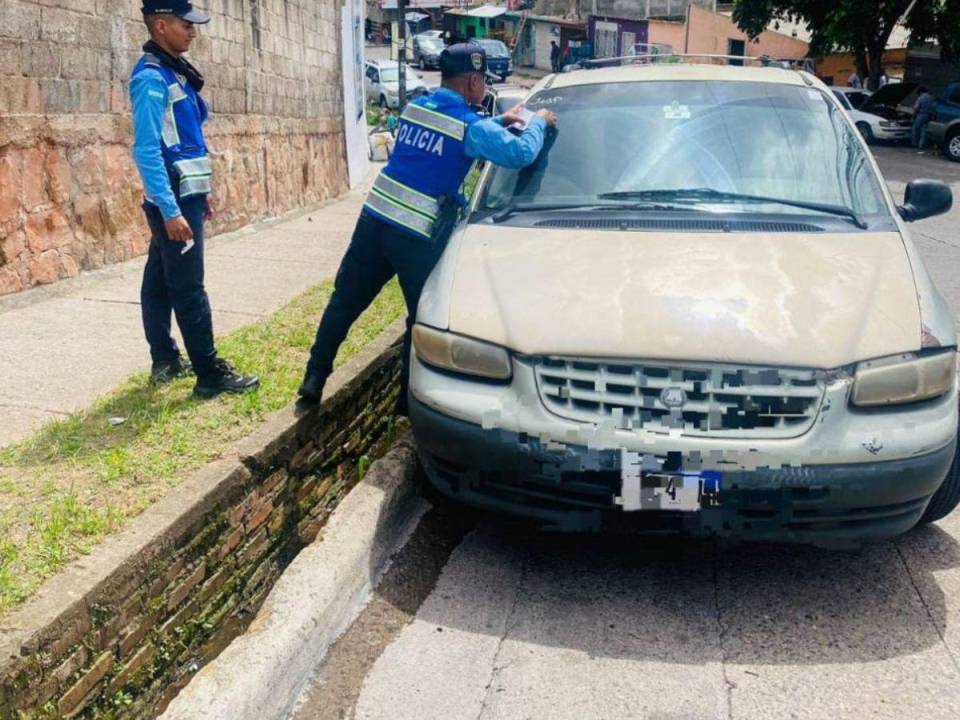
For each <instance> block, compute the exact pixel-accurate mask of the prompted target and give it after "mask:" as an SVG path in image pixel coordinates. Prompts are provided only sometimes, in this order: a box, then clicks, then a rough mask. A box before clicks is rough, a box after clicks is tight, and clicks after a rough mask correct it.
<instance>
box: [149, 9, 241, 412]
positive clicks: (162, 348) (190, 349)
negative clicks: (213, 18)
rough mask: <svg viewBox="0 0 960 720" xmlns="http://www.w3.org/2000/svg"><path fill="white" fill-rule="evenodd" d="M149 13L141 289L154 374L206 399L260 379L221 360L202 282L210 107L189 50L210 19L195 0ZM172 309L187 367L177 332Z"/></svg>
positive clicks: (207, 208) (207, 211) (153, 377)
mask: <svg viewBox="0 0 960 720" xmlns="http://www.w3.org/2000/svg"><path fill="white" fill-rule="evenodd" d="M142 12H143V19H144V22H145V23H146V26H147V29H148V30H149V32H150V41H149V42H147V44H146V45H144V46H143V51H144V55H143V57H141V58H140V61H139V62H138V63H137V64H136V66H135V67H134V69H133V74H132V75H131V77H130V102H131V105H132V107H133V159H134V161H135V162H136V165H137V169H138V170H139V171H140V177H141V179H142V180H143V190H144V195H145V200H144V203H143V211H144V213H146V216H147V223H148V225H149V226H150V232H151V239H150V250H149V254H148V255H147V264H146V266H145V267H144V269H143V283H142V285H141V287H140V306H141V310H142V314H143V329H144V333H145V334H146V336H147V343H148V344H149V345H150V356H151V358H152V360H153V366H152V370H151V373H150V377H151V380H152V381H153V382H157V383H159V382H166V381H168V380H171V379H173V378H175V377H179V376H181V375H185V374H187V373H188V372H189V371H190V370H191V369H192V371H193V372H194V373H195V374H196V376H197V383H196V386H195V387H194V389H193V392H194V394H195V395H197V396H198V397H203V398H209V397H214V396H215V395H219V394H220V393H224V392H230V393H238V392H246V391H248V390H253V389H254V388H256V387H257V386H258V385H259V384H260V381H259V380H258V379H257V378H256V377H247V376H243V375H239V374H237V373H236V372H234V370H233V368H232V367H231V366H230V364H229V363H228V362H227V361H225V360H223V359H221V358H219V357H217V350H216V348H215V347H214V344H213V321H212V319H211V316H210V301H209V300H208V299H207V291H206V290H205V289H204V286H203V222H204V220H208V219H210V218H211V217H212V211H211V209H210V204H209V201H208V198H209V195H210V177H211V174H212V170H211V166H210V158H209V157H208V155H207V145H206V142H204V139H203V123H204V121H205V120H206V119H207V105H206V103H205V102H204V101H203V98H202V97H200V90H201V89H202V88H203V75H201V74H200V72H199V71H198V70H197V69H196V68H195V67H194V66H193V65H191V64H190V63H189V62H187V60H186V59H185V58H184V57H183V53H185V52H186V51H187V49H188V48H189V47H190V44H191V43H192V42H193V39H194V38H195V37H196V35H197V33H196V29H195V28H194V25H198V24H203V23H207V22H210V18H209V17H208V16H207V15H205V14H204V13H202V12H200V11H198V10H194V9H193V6H192V5H191V4H190V3H189V2H188V1H187V0H143V8H142ZM171 312H173V313H174V314H175V315H176V317H177V325H179V326H180V332H181V333H182V334H183V343H184V345H185V346H186V349H187V355H188V356H189V357H190V363H189V364H188V363H186V362H185V361H184V360H183V359H182V358H181V356H180V350H179V348H178V347H177V343H176V341H174V339H173V337H172V336H171V335H170V314H171Z"/></svg>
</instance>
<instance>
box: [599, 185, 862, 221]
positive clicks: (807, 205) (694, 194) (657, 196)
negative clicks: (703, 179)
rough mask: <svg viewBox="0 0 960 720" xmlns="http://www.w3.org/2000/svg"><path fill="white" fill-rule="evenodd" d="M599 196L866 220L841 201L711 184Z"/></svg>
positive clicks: (616, 192)
mask: <svg viewBox="0 0 960 720" xmlns="http://www.w3.org/2000/svg"><path fill="white" fill-rule="evenodd" d="M597 197H598V198H600V199H609V200H628V199H641V200H671V201H677V200H686V199H689V200H712V201H715V202H737V201H741V202H753V203H778V204H780V205H789V206H791V207H797V208H803V209H805V210H814V211H817V212H822V213H827V214H829V215H839V216H841V217H846V218H849V219H850V220H851V221H852V222H853V224H854V225H856V226H857V227H858V228H860V229H861V230H866V229H867V223H865V222H864V221H863V220H861V219H860V216H859V215H857V213H856V211H855V210H853V209H852V208H848V207H843V206H842V205H828V204H826V203H817V202H806V201H804V200H790V199H787V198H778V197H766V196H764V195H748V194H742V193H733V192H723V191H722V190H714V189H712V188H690V189H676V190H616V191H614V192H605V193H600V194H599V195H597Z"/></svg>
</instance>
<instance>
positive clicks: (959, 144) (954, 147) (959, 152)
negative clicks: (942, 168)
mask: <svg viewBox="0 0 960 720" xmlns="http://www.w3.org/2000/svg"><path fill="white" fill-rule="evenodd" d="M947 151H948V152H949V153H950V156H951V157H955V158H960V135H954V136H953V137H952V138H950V143H949V144H948V145H947Z"/></svg>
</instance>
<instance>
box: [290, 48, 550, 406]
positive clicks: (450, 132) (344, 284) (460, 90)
mask: <svg viewBox="0 0 960 720" xmlns="http://www.w3.org/2000/svg"><path fill="white" fill-rule="evenodd" d="M440 72H441V76H442V79H443V80H442V86H441V87H440V88H439V89H437V90H436V91H435V92H433V93H429V94H426V95H422V96H420V97H419V98H417V99H416V100H414V101H412V102H411V103H409V104H408V105H407V107H406V108H405V109H404V111H403V113H402V115H401V116H400V122H399V125H398V128H397V135H396V145H395V147H394V150H393V155H392V156H391V158H390V162H388V163H387V166H386V167H385V168H384V169H383V171H382V172H381V173H380V175H379V176H378V177H377V179H376V181H375V182H374V184H373V189H372V190H371V191H370V194H369V195H368V196H367V201H366V203H365V204H364V206H363V211H362V212H361V214H360V219H359V220H358V221H357V227H356V229H355V230H354V233H353V238H352V239H351V241H350V247H349V248H347V252H346V255H344V258H343V260H342V261H341V263H340V269H339V270H338V271H337V277H336V282H335V285H334V291H333V296H332V297H331V298H330V302H329V303H328V304H327V307H326V310H325V311H324V313H323V318H322V319H321V320H320V327H319V328H317V337H316V340H315V341H314V343H313V348H312V349H311V350H310V361H309V363H308V364H307V370H306V374H305V376H304V379H303V383H302V384H301V385H300V389H299V394H300V396H301V397H302V398H304V399H305V400H310V401H319V400H320V397H321V395H322V393H323V386H324V383H325V382H326V379H327V376H328V375H329V374H330V373H331V372H332V370H333V359H334V357H336V354H337V349H338V348H339V347H340V344H341V343H342V342H343V339H344V338H345V337H346V335H347V331H348V330H349V329H350V326H351V325H352V324H353V322H354V321H355V320H356V319H357V318H358V317H359V316H360V313H362V312H363V311H364V310H365V309H366V308H367V306H368V305H369V304H370V303H371V302H372V301H373V299H374V298H375V297H376V296H377V293H378V292H380V289H381V288H382V287H383V286H384V284H386V282H387V281H388V280H390V278H392V277H393V276H394V275H397V276H398V277H399V280H400V287H401V289H402V290H403V297H404V300H405V301H406V305H407V313H408V318H407V328H408V330H407V337H406V339H405V344H404V363H405V364H406V362H407V360H408V357H409V346H410V332H409V328H410V326H411V325H412V322H413V318H414V316H415V314H416V310H417V303H418V302H419V300H420V293H421V291H422V290H423V285H424V283H425V282H426V280H427V277H428V276H429V275H430V271H431V270H433V267H434V265H436V263H437V260H439V259H440V255H441V253H442V252H443V249H444V246H445V244H446V241H447V239H448V237H449V234H450V232H451V230H452V227H453V222H452V220H453V218H455V216H456V212H457V209H458V207H460V206H461V205H462V204H463V203H464V199H463V195H462V194H461V192H460V187H461V185H462V184H463V180H464V178H465V177H466V176H467V173H468V172H469V171H470V168H471V166H472V165H473V163H474V161H475V160H478V159H482V160H489V161H490V162H492V163H495V164H497V165H501V166H503V167H508V168H523V167H526V166H527V165H530V164H531V163H532V162H533V161H534V160H536V158H537V155H538V154H539V153H540V150H541V149H542V148H543V142H544V136H545V134H546V132H547V127H548V126H556V123H557V118H556V115H554V114H553V113H552V112H550V111H549V110H540V111H538V112H537V114H536V115H535V116H534V117H533V118H532V119H530V120H529V121H528V123H527V124H526V127H525V128H524V130H523V132H522V133H521V134H519V135H515V134H513V133H512V132H510V131H509V130H508V129H507V127H508V126H510V125H511V124H514V123H515V122H517V120H518V116H517V115H516V114H515V113H507V114H504V115H501V116H499V117H496V118H483V117H481V116H480V115H478V114H477V113H476V112H475V111H474V110H473V109H472V106H475V105H478V104H479V103H480V102H482V100H483V97H484V95H485V93H486V72H487V58H486V54H485V53H484V51H483V48H482V47H480V46H479V45H477V44H473V43H461V44H456V45H451V46H450V47H448V48H447V49H446V50H444V51H443V52H442V53H441V55H440ZM406 370H407V368H406V366H405V367H404V373H403V381H404V382H403V384H402V386H401V397H400V404H399V407H400V408H403V407H405V405H404V401H405V399H406V393H405V390H406V385H405V383H406V376H407V372H406Z"/></svg>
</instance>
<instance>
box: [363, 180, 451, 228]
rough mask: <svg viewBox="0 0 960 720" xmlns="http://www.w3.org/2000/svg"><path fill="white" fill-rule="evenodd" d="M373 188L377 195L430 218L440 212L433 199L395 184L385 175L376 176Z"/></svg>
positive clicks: (438, 204) (437, 204) (394, 181)
mask: <svg viewBox="0 0 960 720" xmlns="http://www.w3.org/2000/svg"><path fill="white" fill-rule="evenodd" d="M373 187H374V189H375V190H377V191H378V192H379V194H381V195H386V196H387V197H388V198H389V199H391V200H396V201H397V202H399V203H401V204H403V205H406V206H408V207H410V208H412V209H413V210H416V211H417V212H420V213H422V214H424V215H428V216H429V217H430V218H435V217H437V213H439V212H440V203H438V202H437V201H436V200H435V199H434V198H432V197H430V196H429V195H424V194H423V193H422V192H418V191H417V190H414V189H413V188H412V187H408V186H406V185H404V184H403V183H399V182H397V181H396V180H394V179H393V178H391V177H390V176H388V175H387V174H386V173H383V172H381V173H380V175H378V176H377V179H376V180H375V181H374V183H373Z"/></svg>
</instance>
